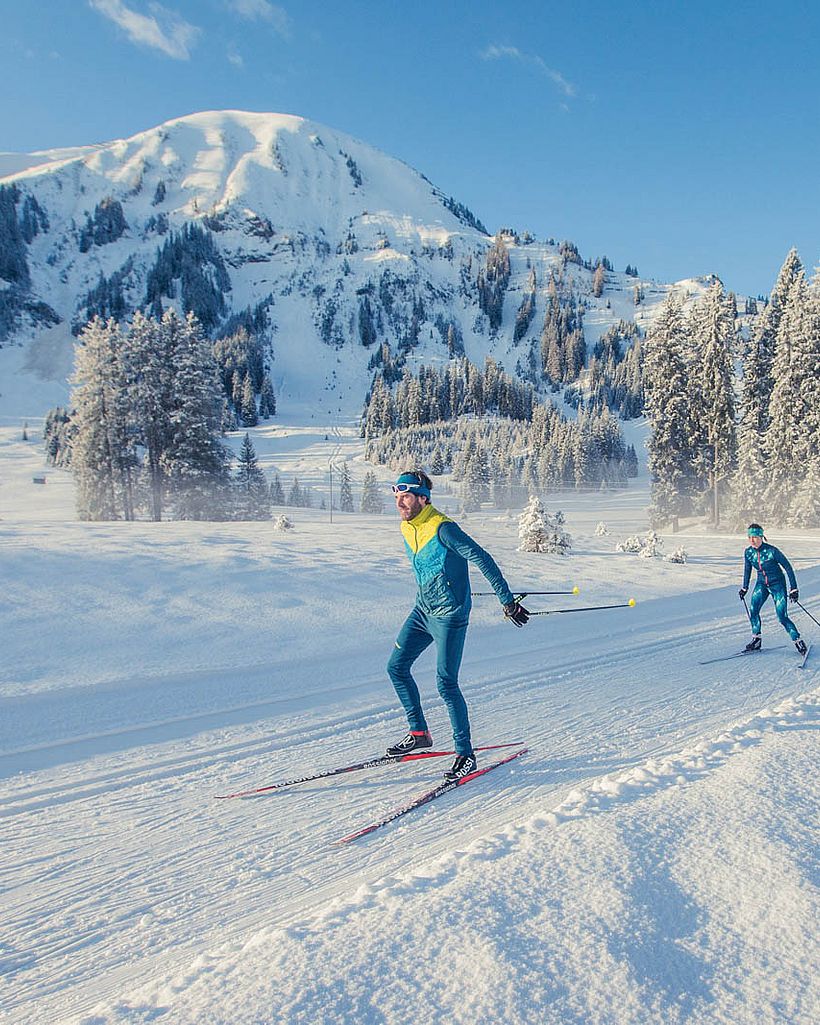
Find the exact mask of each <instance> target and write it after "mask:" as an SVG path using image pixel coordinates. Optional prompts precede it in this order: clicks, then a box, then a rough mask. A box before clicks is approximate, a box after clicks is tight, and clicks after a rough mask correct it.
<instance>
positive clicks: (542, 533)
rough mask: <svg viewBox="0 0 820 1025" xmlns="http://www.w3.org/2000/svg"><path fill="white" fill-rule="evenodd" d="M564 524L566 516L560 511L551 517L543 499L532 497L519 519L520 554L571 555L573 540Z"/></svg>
mask: <svg viewBox="0 0 820 1025" xmlns="http://www.w3.org/2000/svg"><path fill="white" fill-rule="evenodd" d="M564 523H565V520H564V514H563V513H562V512H561V510H560V509H559V510H558V511H557V512H556V513H555V514H554V515H550V514H549V513H548V512H547V511H546V509H545V508H544V506H543V504H542V502H541V499H540V498H538V496H537V495H532V496H531V497H530V500H529V502H528V503H527V508H526V509H525V510H524V511H523V512H522V513H521V516H520V517H519V519H518V536H519V538H520V539H521V544H520V545H519V547H518V550H519V552H544V553H546V554H551V555H569V551H570V549H571V548H572V538H571V537H570V536H569V534H568V533H567V532H566V530H564Z"/></svg>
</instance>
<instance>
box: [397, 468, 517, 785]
mask: <svg viewBox="0 0 820 1025" xmlns="http://www.w3.org/2000/svg"><path fill="white" fill-rule="evenodd" d="M432 487H433V484H432V482H431V480H430V478H429V477H428V476H427V474H426V473H421V472H418V471H411V472H408V473H402V474H401V475H400V476H399V478H398V479H397V481H396V483H395V484H394V485H393V494H394V495H395V496H396V508H397V510H398V513H399V516H400V517H401V532H402V534H403V535H404V543H405V549H406V551H407V555H408V557H409V559H410V562H411V563H412V566H413V570H414V572H415V574H416V581H417V583H418V593H417V595H416V604H415V607H414V609H413V611H412V612H411V613H410V615H409V616H408V617H407V619H406V621H405V623H404V626H402V628H401V631H400V633H399V636H398V639H397V640H396V648H395V651H394V652H393V654H392V655H391V656H390V661H389V662H388V663H387V672H388V673H389V675H390V679H391V680H392V681H393V686H394V687H395V688H396V694H398V696H399V700H400V701H401V703H402V706H403V708H404V710H405V712H406V713H407V722H408V725H409V727H410V729H409V732H408V733H407V736H405V737H404V738H403V739H402V740H401V741H399V743H398V744H396V745H394V746H393V747H389V748H388V749H387V753H388V755H391V756H392V757H394V758H400V757H401V756H402V755H406V754H409V753H410V752H412V751H418V750H422V749H424V748H429V747H432V745H433V739H432V737H431V736H430V731H429V729H428V728H427V720H426V719H425V718H424V712H423V711H422V707H421V699H420V697H419V690H418V687H417V686H416V681H415V680H414V679H413V676H412V674H411V672H410V668H411V666H412V665H413V663H414V662H415V661H416V659H417V658H418V657H419V655H421V653H422V652H423V651H424V650H425V649H426V648H428V647H429V646H430V645H431V644H432V643H433V642H434V641H435V644H436V652H437V663H436V682H437V684H438V692H439V694H440V695H441V696H442V698H443V699H444V703H445V705H446V706H447V711H448V713H449V715H450V722H451V724H452V727H453V741H454V745H455V751H456V758H455V761H454V762H453V764H452V767H451V768H450V769H448V771H447V772H445V774H444V776H445V779H449V780H458V779H462V778H463V777H464V776H469V775H470V773H471V772H474V771H475V769H476V757H475V752H474V751H473V745H472V741H471V739H470V722H469V718H468V715H467V704H466V702H465V700H464V696H463V695H462V693H461V690H460V689H459V686H458V671H459V668H460V666H461V656H462V652H463V650H464V640H465V637H466V634H467V625H468V622H469V618H470V607H471V605H472V600H471V598H470V576H469V572H468V567H467V562H468V560H469V561H470V562H473V563H475V565H476V566H478V568H479V569H480V570H481V572H482V573H483V574H484V576H485V577H486V578H487V580H488V581H489V583H490V586H491V587H492V589H493V590H494V591H495V593H496V595H497V596H498V600H499V601H500V602H501V604H502V605H503V607H504V615H505V616H506V617H507V618H508V619H509V620H510V621H511V622H512V623H514V624H515V625H516V626H524V624H525V623H526V622H527V620H528V619H529V618H530V614H529V612H527V610H526V609H525V608H524V607H523V606H522V605H519V604H518V602H517V601H516V600H515V597H514V595H513V594H512V592H511V591H510V589H509V587H508V586H507V581H506V580H505V579H504V577H503V576H502V574H501V571H500V570H499V568H498V566H497V565H496V564H495V562H494V561H493V559H492V557H491V556H490V555H489V553H487V552H485V551H484V549H483V548H481V547H480V545H478V544H476V542H475V541H474V540H473V539H472V538H471V537H469V536H468V535H467V534H465V533H464V531H463V530H462V529H461V528H460V527H459V526H458V524H456V523H454V522H453V521H452V520H450V519H448V517H446V516H444V515H443V514H442V513H440V512H439V511H438V510H437V509H435V508H434V507H433V506H432V505H431V504H430V491H431V489H432Z"/></svg>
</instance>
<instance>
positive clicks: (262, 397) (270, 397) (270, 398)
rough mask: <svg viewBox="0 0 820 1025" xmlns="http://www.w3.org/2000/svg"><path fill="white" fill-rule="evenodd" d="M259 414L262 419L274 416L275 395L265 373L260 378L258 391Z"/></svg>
mask: <svg viewBox="0 0 820 1025" xmlns="http://www.w3.org/2000/svg"><path fill="white" fill-rule="evenodd" d="M259 415H260V416H261V417H262V419H263V420H268V419H269V418H270V417H272V416H276V395H275V394H274V391H273V385H272V384H271V379H270V377H268V375H267V374H265V375H264V376H263V378H262V389H261V391H260V393H259Z"/></svg>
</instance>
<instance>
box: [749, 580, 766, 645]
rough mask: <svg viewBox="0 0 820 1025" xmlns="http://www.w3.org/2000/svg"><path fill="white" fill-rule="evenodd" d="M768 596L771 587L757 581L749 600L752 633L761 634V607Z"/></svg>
mask: <svg viewBox="0 0 820 1025" xmlns="http://www.w3.org/2000/svg"><path fill="white" fill-rule="evenodd" d="M768 597H769V588H768V587H766V585H765V584H763V583H761V582H758V583H756V584H755V589H754V591H752V597H751V599H750V601H749V619H750V620H751V623H752V633H753V634H754V635H755V636H758V637H759V636H760V608H761V606H762V605H763V602H764V601H765V600H766V599H767V598H768Z"/></svg>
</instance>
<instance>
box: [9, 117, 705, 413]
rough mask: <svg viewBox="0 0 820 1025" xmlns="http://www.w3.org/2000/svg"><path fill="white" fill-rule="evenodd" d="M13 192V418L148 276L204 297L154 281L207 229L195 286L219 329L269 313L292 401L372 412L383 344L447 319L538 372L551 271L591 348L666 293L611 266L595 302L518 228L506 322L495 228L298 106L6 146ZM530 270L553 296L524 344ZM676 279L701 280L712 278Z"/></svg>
mask: <svg viewBox="0 0 820 1025" xmlns="http://www.w3.org/2000/svg"><path fill="white" fill-rule="evenodd" d="M3 174H5V177H3ZM0 187H4V190H3V191H0V199H2V198H3V196H5V199H4V201H3V205H2V206H0V215H2V216H0V253H3V254H5V256H4V259H3V260H0V346H2V348H0V376H2V379H3V387H2V389H1V390H2V394H1V395H0V414H11V415H37V414H42V413H43V412H44V411H45V409H46V408H48V406H49V405H50V404H51V403H52V401H53V393H54V388H53V387H42V388H41V386H40V383H39V382H42V381H47V382H48V381H51V382H56V383H58V384H60V385H61V386H62V387H63V390H65V366H66V363H67V362H68V361H70V356H71V351H72V342H73V336H72V328H74V329H75V330H76V329H78V328H79V326H80V325H82V324H83V323H85V321H86V320H87V318H88V317H89V316H90V315H91V314H92V313H94V312H99V313H101V314H102V315H106V314H108V313H111V312H114V313H116V314H118V315H121V314H123V313H124V314H127V313H128V312H129V311H131V310H133V309H135V308H137V307H142V306H144V305H145V304H146V302H147V301H148V297H149V292H150V290H151V288H153V292H151V294H152V295H154V296H156V294H158V290H161V289H162V288H164V291H162V299H161V301H162V302H163V303H164V304H165V305H168V304H169V303H171V302H175V303H177V304H179V303H180V302H181V301H183V297H184V296H185V294H186V289H187V291H188V293H192V292H193V291H194V290H195V289H194V286H193V285H192V284H191V283H190V282H188V283H187V284H186V280H185V273H186V271H185V270H183V269H182V268H181V267H179V266H178V267H176V269H175V270H174V271H172V272H168V273H170V280H165V279H164V278H163V281H162V282H161V283H160V284H158V281H157V279H158V276H159V277H162V275H163V274H166V272H167V267H166V269H165V270H163V271H162V273H161V274H160V273H159V272H158V253H159V251H160V250H161V249H162V247H163V246H166V244H168V243H169V241H171V240H173V239H174V238H176V237H178V236H179V234H180V233H181V232H183V231H184V230H186V228H187V229H190V227H191V226H192V225H195V226H197V228H200V229H202V230H203V231H204V232H206V233H207V234H208V236H209V239H210V241H209V243H208V245H209V246H210V245H211V244H212V246H213V250H212V251H211V250H210V249H209V250H208V252H207V253H204V252H203V244H202V243H201V240H198V241H199V249H198V251H197V252H194V249H195V248H196V246H195V245H194V243H191V244H190V245H189V247H188V249H187V250H186V258H187V259H188V260H189V269H190V266H191V261H193V263H194V264H196V266H197V268H198V270H199V271H201V274H202V277H201V278H200V279H199V280H198V284H197V287H198V288H199V289H200V291H201V290H202V289H203V288H209V287H210V288H212V289H213V295H209V296H208V301H209V303H210V304H211V306H209V307H208V310H209V313H210V312H211V307H214V311H213V312H214V317H213V322H212V323H210V324H209V325H208V326H209V328H210V329H211V330H216V329H218V328H219V327H220V325H224V323H225V322H226V321H227V320H228V319H229V318H230V316H231V314H237V313H240V312H241V311H246V310H248V311H250V313H251V314H254V315H256V318H257V322H258V323H264V331H265V333H266V334H267V336H268V337H269V338H270V340H271V343H272V352H273V380H274V385H275V387H276V390H277V394H278V396H279V398H280V409H282V410H283V411H285V412H291V413H292V412H297V413H304V412H305V411H309V412H312V413H314V414H316V413H318V412H321V413H322V414H323V415H325V416H326V415H327V414H328V413H329V412H330V413H336V414H344V415H350V414H353V413H356V412H357V411H358V410H359V409H360V408H361V403H362V400H363V396H364V393H365V390H366V388H367V386H368V384H369V382H370V379H371V377H372V370H371V369H370V368H369V362H370V360H371V357H372V356H373V353H374V350H375V349H376V348H377V345H378V343H380V342H382V341H387V342H388V343H389V344H390V345H391V347H392V348H393V350H394V351H397V350H398V349H400V348H403V349H405V350H409V351H411V354H412V355H411V365H412V362H413V361H416V362H419V361H422V362H429V361H431V360H440V359H446V358H448V355H449V350H448V345H447V338H448V328H449V327H450V325H452V326H453V328H454V330H455V333H456V335H457V337H458V339H459V342H460V344H463V347H464V350H465V351H466V354H467V355H468V356H469V357H470V358H471V359H473V360H474V361H476V362H479V363H481V362H483V359H484V356H485V355H486V354H487V353H492V354H493V355H494V356H495V357H496V358H497V359H499V360H501V361H502V362H503V363H504V364H505V366H506V367H507V369H509V370H510V371H515V370H516V367H517V366H519V365H521V366H526V363H527V357H528V354H529V351H530V348H531V345H532V343H533V341H534V340H535V341H537V339H538V336H539V334H540V328H541V322H542V319H543V311H544V303H543V298H544V296H545V294H546V289H547V285H548V280H549V274H550V271H551V270H553V271H555V272H556V273H558V272H559V271H561V270H563V274H564V280H565V284H566V288H567V289H568V290H569V291H571V292H572V293H573V294H575V295H576V296H577V297H578V298H579V299H580V300H581V301H583V302H584V304H585V306H586V328H587V340H588V341H589V342H590V343H594V342H595V341H596V340H597V338H598V337H599V336H600V334H601V333H602V332H603V330H605V328H606V327H608V326H609V325H610V324H613V323H616V322H617V321H618V320H619V319H620V318H627V319H634V318H635V317H636V315H637V318H638V321H639V323H640V322H641V321H643V322H647V321H648V320H650V319H651V317H652V311H653V310H654V309H655V308H656V306H657V304H658V302H659V301H660V300H661V299H662V298H663V296H664V295H665V294H666V291H667V287H668V286H663V285H656V284H653V283H652V282H649V281H639V280H638V279H636V278H634V277H630V276H627V275H624V274H619V273H614V272H613V273H609V274H608V275H607V284H606V288H605V290H604V293H603V295H601V296H600V297H599V298H595V297H594V296H593V295H592V272H591V271H590V270H589V269H587V268H585V267H583V266H581V265H580V264H579V263H577V262H574V258H573V257H572V255H571V254H570V258H569V260H567V258H566V257H567V254H566V252H565V253H564V255H562V254H561V253H560V252H559V248H558V246H557V245H555V244H553V243H551V242H549V241H536V240H534V239H532V238H530V237H529V236H528V235H526V233H523V234H521V235H517V234H507V235H506V236H505V241H506V244H507V245H508V247H509V249H510V264H511V268H510V269H511V276H510V280H509V283H508V286H507V289H506V294H505V297H504V305H503V315H502V318H501V323H500V325H498V327H497V329H491V328H490V325H489V323H488V318H487V316H486V314H485V313H482V311H481V308H480V303H479V294H478V283H479V275H480V274H481V273H483V272H484V270H485V269H486V259H487V252H488V250H489V248H490V246H491V245H492V241H493V240H492V238H490V237H489V236H488V235H487V234H486V233H485V230H484V228H483V226H482V225H481V224H480V221H479V220H478V219H477V218H476V217H474V216H473V215H472V214H471V213H470V211H468V210H467V209H466V208H464V207H463V206H462V205H460V204H458V203H457V202H456V201H454V200H452V199H450V198H449V197H448V196H445V195H444V194H443V193H442V192H441V191H440V190H439V189H437V188H436V187H435V186H434V185H433V184H431V182H429V181H428V180H427V179H426V178H425V177H424V176H423V175H422V174H420V173H418V172H417V171H415V170H413V169H412V168H410V167H408V166H407V165H406V164H403V163H401V162H400V161H397V160H395V159H393V158H391V157H389V156H387V155H385V154H383V153H380V152H378V151H377V150H375V149H373V148H372V147H370V146H367V145H365V144H364V143H362V142H359V141H357V140H356V139H353V138H351V137H349V136H347V135H344V134H342V133H340V132H336V131H334V130H332V129H330V128H327V127H325V126H323V125H318V124H315V123H312V122H309V121H306V120H304V119H302V118H299V117H292V116H287V115H279V114H261V113H245V112H241V111H219V112H206V113H199V114H193V115H190V116H188V117H183V118H179V119H176V120H173V121H169V122H167V123H165V124H163V125H160V126H158V127H156V128H153V129H151V130H149V131H146V132H142V133H140V134H138V135H135V136H133V137H132V138H130V139H121V140H117V141H114V142H110V143H105V144H101V145H97V146H91V147H84V148H80V149H77V150H56V151H47V152H44V153H39V154H32V155H15V154H1V155H0ZM590 255H591V254H590ZM532 269H534V270H535V272H536V289H537V293H538V296H539V297H540V301H539V299H538V298H537V301H536V314H535V317H534V318H533V321H532V323H531V325H530V327H529V330H528V331H527V332H526V334H525V335H523V336H522V337H520V338H518V339H517V340H516V339H514V328H515V319H516V314H517V311H518V308H519V306H520V304H521V301H522V298H523V295H524V289H525V286H526V283H527V280H528V278H529V275H530V272H531V270H532ZM152 273H153V278H152ZM203 278H204V281H205V282H207V285H206V284H204V283H203ZM152 281H153V285H152ZM226 281H227V284H226ZM636 285H639V286H641V287H642V288H643V290H644V302H643V305H642V306H641V308H640V309H638V310H636V308H635V305H634V301H633V300H634V296H633V292H634V288H635V286H636ZM679 288H680V290H681V291H682V292H684V293H687V292H688V293H690V294H697V293H699V292H700V291H702V289H703V282H699V281H690V282H682V283H680V286H679ZM188 298H190V294H189V296H188ZM199 298H200V299H202V296H200V297H199ZM43 339H45V341H44V340H43ZM15 345H22V346H23V349H24V354H23V358H22V365H21V362H20V359H19V358H18V359H17V361H15V359H14V357H13V355H12V353H13V348H14V346H15ZM30 351H33V355H32V354H31V353H30ZM40 392H42V395H41V396H39V397H40V403H39V405H37V402H38V395H39V393H40ZM32 401H33V402H34V403H35V405H34V406H32V405H31V404H30V403H31V402H32Z"/></svg>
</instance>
